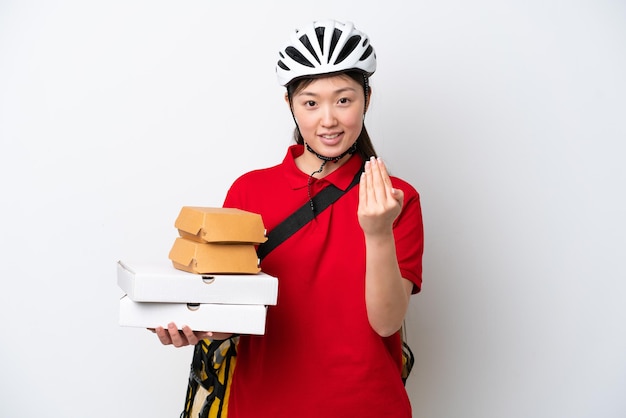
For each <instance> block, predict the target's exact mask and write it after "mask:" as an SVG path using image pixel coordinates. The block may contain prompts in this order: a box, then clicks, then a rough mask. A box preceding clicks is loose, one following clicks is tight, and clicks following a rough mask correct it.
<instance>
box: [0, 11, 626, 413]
mask: <svg viewBox="0 0 626 418" xmlns="http://www.w3.org/2000/svg"><path fill="white" fill-rule="evenodd" d="M409 4H411V9H407V7H408V5H409ZM326 17H335V18H338V19H343V20H352V21H354V22H355V23H356V25H357V27H358V28H360V29H361V30H363V31H365V32H366V33H368V34H369V35H370V37H371V38H372V43H373V45H374V47H375V48H376V50H377V54H378V58H379V66H378V71H377V73H376V74H375V75H374V76H373V77H372V80H371V82H372V87H373V92H374V95H373V103H372V106H371V109H370V113H369V114H368V117H367V120H366V122H367V125H368V128H369V130H370V134H371V135H372V137H373V139H374V141H375V145H376V147H377V150H378V152H379V154H381V155H382V156H383V158H384V159H385V160H386V161H387V163H388V165H389V166H390V167H391V170H392V171H393V173H394V174H396V175H398V176H400V177H403V178H405V179H406V180H408V181H410V182H411V183H412V184H413V185H414V186H415V187H416V188H417V189H418V190H419V191H420V192H421V195H422V204H423V212H424V222H425V231H426V253H425V257H424V286H423V292H422V293H421V294H420V295H418V296H415V297H414V298H413V300H412V304H411V308H410V313H409V318H408V320H407V321H408V324H409V328H410V335H409V337H410V341H411V344H412V346H413V349H414V351H415V354H416V356H417V365H416V368H415V370H414V374H413V375H412V376H411V378H410V380H409V383H408V386H407V389H408V391H409V393H410V397H411V400H412V403H413V408H414V416H415V417H420V418H456V417H463V418H502V417H506V418H517V417H519V418H528V417H533V418H543V417H545V418H579V417H589V418H591V417H594V418H596V417H602V418H618V417H620V418H623V417H624V416H626V398H625V397H624V394H625V393H626V321H625V320H626V303H624V295H625V293H626V268H625V267H624V253H625V250H626V239H625V236H626V228H625V226H626V221H625V220H624V218H625V217H626V207H625V206H626V197H625V196H624V193H625V192H624V191H625V188H626V187H625V186H626V169H625V168H624V157H625V155H626V153H625V147H624V141H625V140H626V125H625V122H624V120H625V119H626V117H625V116H626V99H625V97H626V82H625V74H626V52H625V51H626V5H625V4H624V2H622V1H618V0H614V1H609V0H588V1H582V0H574V1H568V2H566V1H538V0H530V1H529V0H516V1H514V0H509V1H495V0H494V1H489V0H479V1H473V2H465V1H460V0H457V1H453V0H444V1H436V2H435V1H417V2H412V3H408V2H400V1H392V0H387V1H380V0H375V1H363V0H359V1H357V0H349V1H342V2H337V1H326V0H320V1H316V2H296V1H293V0H292V1H272V2H256V1H248V2H236V1H231V2H216V1H208V0H207V1H177V2H175V1H162V0H156V1H155V0H150V1H147V0H146V1H137V0H132V1H106V2H104V1H102V2H96V1H78V0H77V1H69V0H67V1H7V0H2V1H0V145H1V147H0V186H1V189H0V191H1V194H0V196H1V199H2V206H1V209H0V210H1V212H0V213H1V217H0V250H1V256H0V257H1V262H0V318H1V319H2V330H1V332H0V335H1V337H0V338H1V340H0V370H1V371H0V394H1V398H0V399H2V401H1V403H0V416H2V417H39V416H47V417H177V416H178V414H179V413H180V411H181V408H182V406H183V402H184V393H185V388H186V379H187V371H188V365H189V360H190V357H191V349H190V348H189V347H187V348H185V349H179V350H177V349H174V348H172V347H163V346H161V345H160V344H159V343H158V341H157V339H156V338H155V337H154V335H152V334H151V333H149V332H148V331H145V330H142V329H136V328H121V327H119V326H118V325H117V314H118V298H119V296H120V290H119V289H118V288H117V284H116V276H115V263H116V261H117V260H118V259H126V260H129V259H137V258H156V259H164V258H166V257H167V253H168V251H169V249H170V247H171V244H172V243H173V240H174V238H175V236H176V230H175V229H174V227H173V222H174V220H175V218H176V216H177V214H178V211H179V209H180V207H181V206H183V205H206V206H219V205H221V203H222V199H223V198H224V195H225V193H226V190H227V187H228V186H229V185H230V183H231V182H232V181H233V180H234V179H235V178H236V177H237V176H238V175H240V174H242V173H243V172H245V171H248V170H250V169H253V168H259V167H264V166H269V165H273V164H275V163H278V162H279V161H281V159H282V157H283V155H284V152H285V149H286V147H287V146H288V145H289V144H290V143H291V137H290V135H291V131H292V123H293V122H292V120H291V116H290V114H289V112H288V109H287V107H286V106H285V105H284V102H283V98H282V95H283V89H282V88H280V87H279V86H278V85H277V83H276V80H275V75H274V65H275V62H276V56H277V55H276V54H277V50H278V48H279V47H280V46H281V45H282V43H283V42H284V41H286V40H287V38H288V36H289V33H290V32H291V30H293V29H294V28H295V27H297V26H299V25H300V24H302V23H305V22H308V21H310V20H313V19H319V18H326ZM311 332H312V338H327V339H332V338H333V337H336V336H333V335H326V334H325V333H324V330H311ZM311 361H315V359H311ZM372 378H376V377H375V376H372ZM268 384H271V382H268ZM328 396H332V394H328Z"/></svg>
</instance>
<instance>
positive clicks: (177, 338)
mask: <svg viewBox="0 0 626 418" xmlns="http://www.w3.org/2000/svg"><path fill="white" fill-rule="evenodd" d="M167 331H168V333H169V335H170V338H171V339H172V344H173V345H174V347H182V346H184V345H187V339H186V338H185V337H184V334H182V333H181V332H180V331H179V330H178V327H177V326H176V324H175V323H173V322H170V323H169V324H168V325H167Z"/></svg>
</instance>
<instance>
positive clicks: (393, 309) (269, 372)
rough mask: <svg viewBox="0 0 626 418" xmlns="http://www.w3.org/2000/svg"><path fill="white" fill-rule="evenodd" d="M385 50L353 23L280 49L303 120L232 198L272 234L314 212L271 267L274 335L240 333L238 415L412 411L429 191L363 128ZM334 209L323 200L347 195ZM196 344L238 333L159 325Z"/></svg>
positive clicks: (291, 100)
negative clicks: (422, 191)
mask: <svg viewBox="0 0 626 418" xmlns="http://www.w3.org/2000/svg"><path fill="white" fill-rule="evenodd" d="M375 69H376V55H375V53H374V50H373V48H372V46H371V45H370V43H369V39H368V37H367V35H365V34H364V33H362V32H360V31H358V30H357V29H355V28H354V26H353V25H352V24H351V23H345V24H344V23H341V22H336V21H322V22H314V23H312V24H310V25H309V26H308V27H306V28H303V29H301V30H298V31H296V32H295V33H294V34H293V36H292V37H291V41H290V43H289V44H288V45H286V46H285V47H284V48H283V49H281V51H280V54H279V60H278V64H277V67H276V71H277V75H278V80H279V82H280V83H281V85H284V86H286V89H287V92H286V94H285V101H286V103H287V105H288V106H289V109H290V111H291V113H292V115H293V118H294V121H295V123H296V129H295V134H294V137H295V140H296V144H295V145H292V146H290V147H289V149H288V150H287V154H286V156H285V158H284V160H283V161H282V163H281V164H278V165H276V166H274V167H270V168H266V169H261V170H256V171H252V172H249V173H247V174H244V175H243V176H241V177H240V178H238V179H237V180H236V181H235V182H234V183H233V185H232V186H231V188H230V190H229V191H228V194H227V196H226V200H225V202H224V206H226V207H235V208H240V209H243V210H247V211H251V212H255V213H259V214H261V216H262V218H263V221H264V224H265V226H266V228H267V230H268V231H269V232H271V231H272V229H273V228H275V227H276V226H277V225H278V224H279V223H280V222H281V221H282V220H284V219H285V218H287V217H288V216H289V215H290V214H291V213H293V212H294V211H296V210H297V209H298V208H300V207H301V206H302V205H303V204H305V203H306V202H309V203H310V205H311V210H312V211H314V215H315V216H314V219H313V220H312V221H311V222H309V223H308V224H306V225H305V226H304V227H303V228H302V229H300V230H299V231H297V232H296V233H295V234H294V235H292V236H291V237H290V238H289V239H287V240H286V241H285V242H284V243H282V244H281V245H279V246H278V247H277V248H276V249H274V250H273V251H272V252H270V253H269V254H268V255H267V256H266V257H265V258H264V259H263V260H262V262H261V268H262V270H263V271H264V272H266V273H268V274H270V275H272V276H275V277H277V278H278V280H279V297H278V303H277V305H276V306H273V307H271V308H269V309H268V313H267V326H266V333H265V335H263V336H245V335H243V336H241V337H240V340H239V344H238V354H237V363H236V367H235V371H234V376H233V378H232V381H231V389H230V399H229V401H228V416H229V417H232V418H248V417H255V418H258V417H271V418H278V417H289V418H294V417H298V418H306V417H315V418H319V417H321V416H323V417H342V418H343V417H348V416H355V417H359V418H364V417H377V418H378V417H381V416H389V417H394V418H399V417H406V418H409V417H411V406H410V403H409V399H408V396H407V393H406V391H405V388H404V385H403V382H402V380H401V376H400V366H401V365H400V364H399V362H400V359H401V341H400V337H399V334H398V331H399V329H400V327H401V325H402V323H403V320H404V317H405V314H406V312H407V307H408V304H409V298H410V295H411V294H412V293H416V292H418V291H419V289H420V286H421V272H422V267H421V263H422V250H423V230H422V217H421V208H420V202H419V195H418V193H417V192H416V190H415V189H414V188H413V187H412V186H411V185H410V184H408V183H407V182H405V181H403V180H401V179H399V178H396V177H390V176H389V174H388V172H387V168H386V166H385V164H384V162H383V161H382V160H381V159H380V158H378V157H377V156H376V153H375V151H374V147H373V145H372V143H371V141H370V138H369V136H368V134H367V131H366V129H365V126H364V119H365V114H366V111H367V108H368V105H369V101H370V98H371V94H372V91H371V88H370V86H369V77H370V76H371V75H372V74H373V73H374V71H375ZM361 171H362V174H360V177H359V178H358V179H359V183H358V185H357V186H356V187H353V188H351V189H350V190H349V191H348V192H346V193H345V194H344V195H343V196H342V197H340V198H339V199H338V200H337V201H336V202H335V203H333V204H332V205H331V206H330V207H329V208H327V209H326V210H323V211H320V212H319V213H317V212H315V211H316V208H315V205H314V204H313V200H312V197H313V196H315V195H316V194H317V193H319V192H320V190H322V189H324V188H325V187H327V186H329V185H334V186H335V187H337V188H339V189H341V190H346V188H347V187H348V186H349V184H350V183H351V182H352V180H353V178H355V175H357V176H359V174H358V173H360V172H361ZM157 334H158V336H159V338H160V340H161V342H162V343H163V344H173V345H175V346H183V345H188V344H196V343H198V342H199V340H200V339H203V338H208V337H211V338H217V339H221V338H227V337H228V335H217V334H216V335H213V334H212V333H200V332H195V333H194V332H193V331H192V330H191V329H189V328H188V327H183V330H182V331H179V330H178V329H177V327H176V325H175V324H169V326H168V328H167V329H163V328H158V329H157Z"/></svg>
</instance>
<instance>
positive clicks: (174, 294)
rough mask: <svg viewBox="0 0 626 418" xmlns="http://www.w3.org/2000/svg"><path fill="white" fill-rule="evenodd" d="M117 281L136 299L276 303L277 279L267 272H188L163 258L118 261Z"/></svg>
mask: <svg viewBox="0 0 626 418" xmlns="http://www.w3.org/2000/svg"><path fill="white" fill-rule="evenodd" d="M117 284H118V286H119V287H120V288H121V289H122V290H123V291H124V292H125V293H126V295H128V298H129V299H131V300H133V301H135V302H168V303H219V304H233V305H276V300H277V295H278V280H277V279H276V278H275V277H272V276H270V275H268V274H266V273H258V274H214V275H200V274H194V273H188V272H185V271H181V270H178V269H176V268H174V267H173V266H172V265H171V264H169V263H167V262H165V261H163V262H150V263H148V262H143V263H137V262H127V261H121V260H120V261H118V262H117Z"/></svg>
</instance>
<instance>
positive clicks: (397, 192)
mask: <svg viewBox="0 0 626 418" xmlns="http://www.w3.org/2000/svg"><path fill="white" fill-rule="evenodd" d="M391 196H392V197H393V198H394V199H396V202H398V205H400V207H402V205H403V204H404V191H403V190H402V189H395V188H392V189H391Z"/></svg>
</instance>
